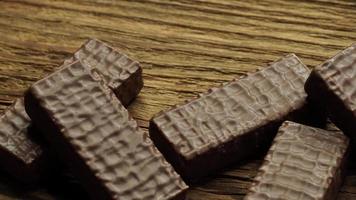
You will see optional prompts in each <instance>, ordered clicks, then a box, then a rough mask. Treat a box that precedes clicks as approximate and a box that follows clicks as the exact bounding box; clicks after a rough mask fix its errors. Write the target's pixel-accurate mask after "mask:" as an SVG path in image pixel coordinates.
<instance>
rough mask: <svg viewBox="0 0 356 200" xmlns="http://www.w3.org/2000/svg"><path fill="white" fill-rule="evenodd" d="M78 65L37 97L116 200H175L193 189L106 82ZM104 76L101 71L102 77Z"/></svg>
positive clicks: (37, 90)
mask: <svg viewBox="0 0 356 200" xmlns="http://www.w3.org/2000/svg"><path fill="white" fill-rule="evenodd" d="M84 65H85V64H84V63H81V62H74V63H73V64H72V65H70V66H68V67H66V68H63V69H61V70H59V71H57V72H55V73H53V74H52V75H50V76H49V77H47V78H45V79H43V80H41V81H39V82H37V83H36V84H34V85H33V86H32V93H33V95H34V96H35V97H36V99H37V100H39V101H40V105H41V106H42V107H43V108H44V109H45V110H46V112H47V113H48V115H49V116H50V117H51V118H52V120H53V122H54V123H55V124H56V126H57V127H58V128H59V129H60V132H61V134H62V135H61V137H64V138H65V140H66V141H67V142H68V143H69V144H70V146H72V147H73V148H74V149H75V151H76V153H77V154H79V156H80V157H81V158H82V159H83V160H84V162H85V164H86V166H87V167H89V168H90V171H91V172H92V173H93V174H95V177H96V179H97V180H98V181H99V182H100V183H103V185H104V187H105V188H106V189H107V191H108V192H109V195H110V196H111V198H112V199H125V200H139V199H157V200H158V199H159V200H165V199H171V198H172V197H174V196H176V195H178V194H180V193H181V192H182V191H184V190H185V189H186V188H187V186H186V185H185V184H184V182H183V181H182V180H181V179H180V177H179V175H178V174H176V172H175V171H174V170H173V168H172V167H171V166H170V165H169V164H168V163H167V162H166V161H165V159H164V158H163V156H162V155H161V154H160V153H159V151H158V150H157V149H156V148H155V147H154V145H153V144H152V142H151V140H150V138H149V137H148V135H147V134H146V133H144V132H142V131H141V130H140V129H139V128H138V125H137V123H136V121H134V120H133V119H132V118H131V117H130V116H129V114H128V111H127V110H126V109H125V108H124V107H123V106H122V105H121V103H120V102H119V101H118V100H117V99H116V97H115V96H114V95H113V93H112V92H111V90H110V89H109V88H107V87H106V86H105V85H106V84H104V82H105V81H103V80H102V79H101V74H100V68H98V69H96V68H95V69H88V67H86V66H84ZM98 71H99V72H98Z"/></svg>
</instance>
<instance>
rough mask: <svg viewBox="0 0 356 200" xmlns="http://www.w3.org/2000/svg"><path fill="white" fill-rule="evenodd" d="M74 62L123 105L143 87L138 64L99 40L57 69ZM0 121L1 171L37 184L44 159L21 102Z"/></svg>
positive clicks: (77, 52) (79, 50) (25, 181)
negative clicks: (93, 74)
mask: <svg viewBox="0 0 356 200" xmlns="http://www.w3.org/2000/svg"><path fill="white" fill-rule="evenodd" d="M76 60H82V61H83V62H86V63H88V64H89V65H90V66H92V67H94V68H96V69H97V71H98V73H100V74H101V75H102V77H103V78H105V81H106V82H107V83H108V86H109V87H110V88H111V89H112V90H113V91H114V92H115V94H116V96H117V97H118V99H119V100H120V101H121V102H122V104H123V105H124V106H128V105H129V103H130V102H131V101H132V100H133V99H134V98H135V97H136V96H137V95H138V93H139V92H140V90H141V88H142V86H143V81H142V69H141V67H140V65H139V63H138V62H136V61H133V60H132V59H130V58H129V57H128V56H126V55H124V54H123V53H121V52H119V51H116V50H114V49H113V48H112V47H110V46H108V45H107V44H105V43H103V42H101V41H99V40H96V39H90V40H88V41H87V42H86V43H85V44H84V45H82V47H81V48H80V49H78V50H77V51H76V52H75V53H74V55H73V57H71V58H69V59H67V60H65V61H64V64H63V65H62V66H61V67H60V68H66V67H67V65H68V64H70V63H72V62H75V61H76ZM0 118H1V122H0V123H1V124H2V125H1V126H0V165H1V169H3V170H4V171H6V172H8V173H9V174H10V175H11V176H13V177H15V178H16V179H17V180H19V181H21V182H23V183H33V182H35V181H37V180H38V179H39V177H40V172H39V171H40V169H39V168H44V166H42V165H43V164H46V163H45V159H47V158H45V157H44V156H43V155H42V148H41V147H39V146H38V145H37V144H35V143H34V142H33V140H32V139H31V138H30V137H29V136H28V134H27V133H28V131H32V132H33V133H31V134H30V135H37V131H36V130H35V128H34V127H33V126H31V120H30V118H29V117H28V116H27V113H26V112H25V109H24V105H23V99H22V98H19V99H17V100H16V103H14V104H13V105H12V106H10V107H9V108H8V109H7V111H5V113H4V114H3V115H2V116H1V117H0ZM29 127H31V128H29ZM41 171H43V170H41Z"/></svg>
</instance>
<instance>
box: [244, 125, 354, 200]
mask: <svg viewBox="0 0 356 200" xmlns="http://www.w3.org/2000/svg"><path fill="white" fill-rule="evenodd" d="M348 146H349V141H348V139H347V137H346V136H344V135H343V133H342V132H341V131H335V132H332V131H325V130H322V129H317V128H313V127H309V126H305V125H301V124H297V123H293V122H289V121H287V122H285V123H283V125H282V126H281V128H280V129H279V131H278V134H277V136H276V138H275V139H274V141H273V145H272V147H271V148H270V150H269V152H268V154H267V156H266V157H265V161H264V164H263V165H262V166H261V167H260V169H259V172H258V174H257V176H256V177H255V181H254V183H253V185H252V187H251V188H250V191H249V193H248V194H247V195H246V197H245V199H246V200H250V199H251V200H252V199H253V200H267V199H281V200H282V199H286V200H302V199H303V200H313V199H315V200H317V199H318V200H322V199H325V200H326V199H327V200H331V199H335V198H336V195H337V193H338V189H339V187H340V185H341V183H342V178H343V173H344V167H345V161H346V157H347V152H348Z"/></svg>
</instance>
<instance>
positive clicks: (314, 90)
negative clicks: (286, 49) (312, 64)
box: [304, 70, 356, 142]
mask: <svg viewBox="0 0 356 200" xmlns="http://www.w3.org/2000/svg"><path fill="white" fill-rule="evenodd" d="M304 88H305V91H306V93H307V94H308V97H309V98H310V99H311V103H312V104H313V105H314V106H317V107H318V108H319V109H321V110H324V111H326V113H327V115H328V117H329V118H330V119H331V121H332V122H333V123H335V125H336V126H337V127H338V128H340V129H341V130H342V131H343V132H344V133H345V134H346V135H348V136H349V137H351V139H352V140H353V142H354V141H355V139H356V135H355V133H354V131H355V130H356V124H355V123H354V121H352V120H349V119H355V117H354V115H353V112H352V111H350V109H348V108H347V107H346V105H345V104H344V103H343V101H342V100H341V99H340V98H339V97H338V96H337V95H335V94H334V93H333V92H332V90H331V89H330V88H329V87H328V86H327V84H326V82H325V81H324V80H323V79H322V78H321V76H320V75H319V74H318V73H317V72H316V71H315V70H313V71H312V73H311V74H310V76H309V78H308V79H307V81H306V83H305V86H304ZM328 105H329V106H328ZM330 105H332V106H330Z"/></svg>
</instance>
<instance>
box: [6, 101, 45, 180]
mask: <svg viewBox="0 0 356 200" xmlns="http://www.w3.org/2000/svg"><path fill="white" fill-rule="evenodd" d="M30 126H31V121H30V118H29V117H28V116H27V114H26V112H25V107H24V102H23V99H22V98H19V99H17V100H16V101H15V102H14V103H13V104H12V105H11V106H9V107H8V108H7V109H6V111H5V112H4V114H3V115H2V116H1V117H0V166H1V169H3V170H4V171H6V172H7V173H9V174H10V175H11V176H12V177H15V178H16V179H18V180H20V181H21V182H23V183H29V182H32V181H35V180H37V178H38V176H39V170H38V169H37V167H38V165H40V163H39V162H40V160H42V159H41V157H42V149H41V148H40V146H39V145H38V144H36V143H35V142H33V141H32V139H31V138H30V137H29V135H28V134H27V132H28V131H29V130H31V129H30Z"/></svg>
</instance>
